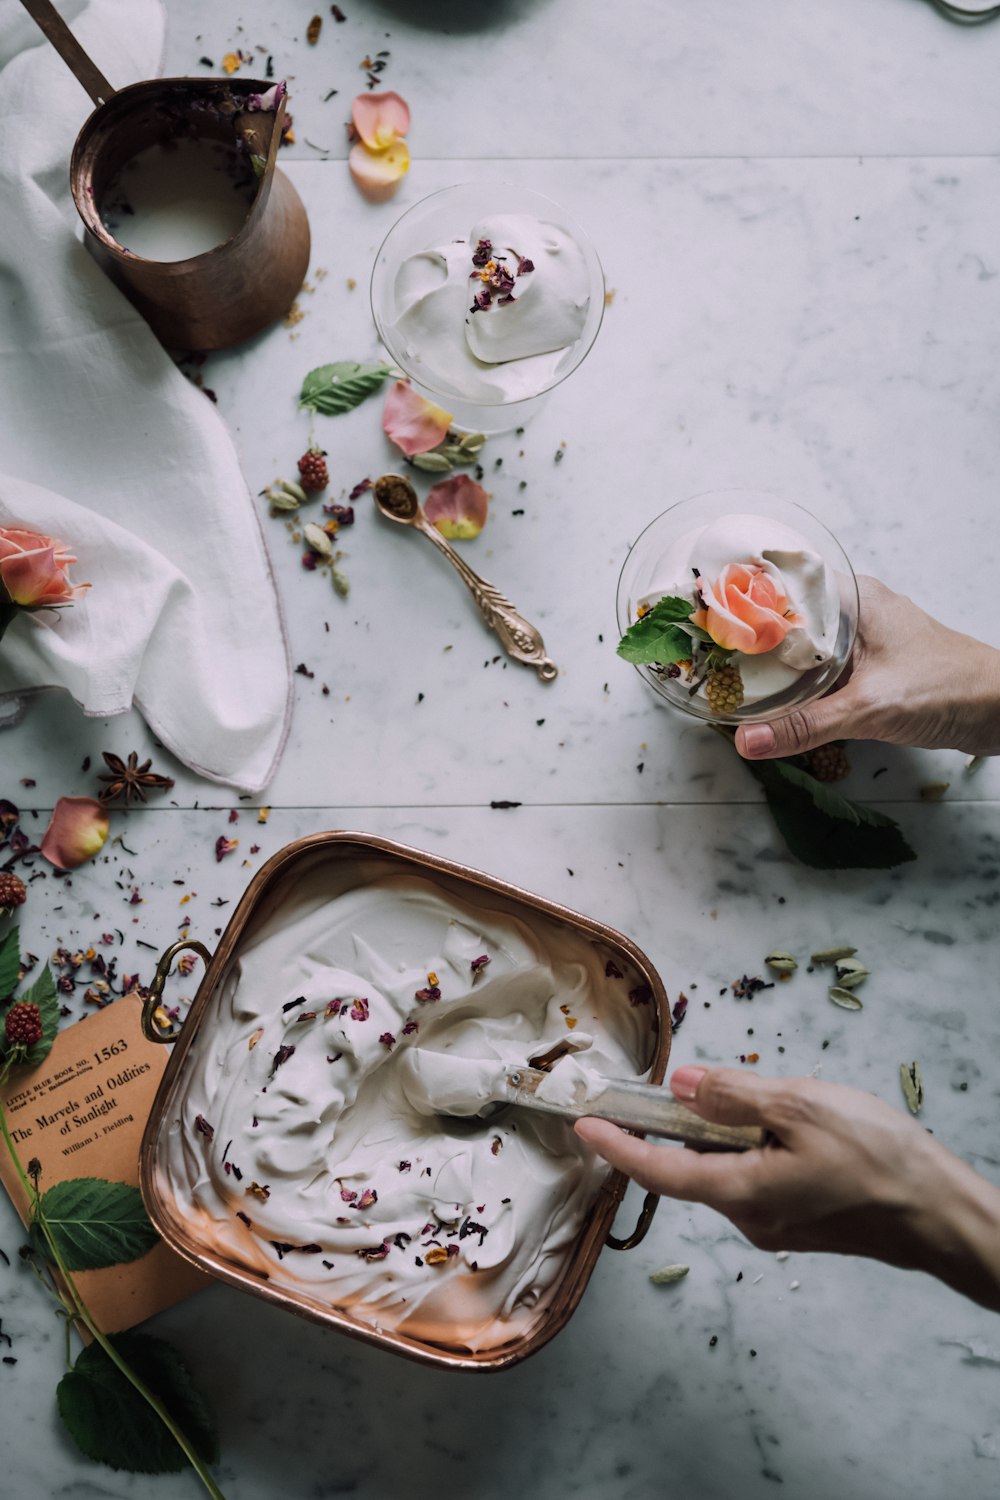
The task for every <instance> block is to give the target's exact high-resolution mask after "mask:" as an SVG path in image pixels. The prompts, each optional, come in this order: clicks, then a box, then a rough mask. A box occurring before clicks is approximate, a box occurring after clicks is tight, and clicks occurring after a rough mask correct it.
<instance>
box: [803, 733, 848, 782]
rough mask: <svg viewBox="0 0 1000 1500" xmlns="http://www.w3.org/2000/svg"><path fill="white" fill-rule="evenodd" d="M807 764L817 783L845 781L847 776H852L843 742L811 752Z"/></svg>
mask: <svg viewBox="0 0 1000 1500" xmlns="http://www.w3.org/2000/svg"><path fill="white" fill-rule="evenodd" d="M807 763H808V766H809V770H810V772H811V773H812V775H813V776H815V778H816V780H817V781H843V779H844V777H845V776H849V775H850V774H851V762H850V761H849V760H848V758H847V751H846V750H845V749H844V742H843V740H837V741H835V742H834V743H833V744H832V745H819V746H817V748H816V749H815V750H810V752H809V755H808V757H807Z"/></svg>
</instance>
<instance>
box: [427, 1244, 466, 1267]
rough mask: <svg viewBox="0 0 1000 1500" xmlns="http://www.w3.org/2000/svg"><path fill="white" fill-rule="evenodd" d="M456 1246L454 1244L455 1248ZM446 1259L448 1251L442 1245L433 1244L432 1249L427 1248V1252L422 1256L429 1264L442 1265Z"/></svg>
mask: <svg viewBox="0 0 1000 1500" xmlns="http://www.w3.org/2000/svg"><path fill="white" fill-rule="evenodd" d="M457 1248H458V1247H457V1246H456V1249H457ZM447 1259H448V1251H447V1250H446V1249H445V1247H444V1246H443V1245H435V1246H434V1247H433V1249H431V1250H428V1252H427V1254H426V1255H425V1256H424V1260H425V1261H426V1262H427V1264H428V1265H429V1266H442V1265H444V1263H445V1261H446V1260H447Z"/></svg>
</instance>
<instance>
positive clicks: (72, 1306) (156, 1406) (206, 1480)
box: [0, 1059, 225, 1500]
mask: <svg viewBox="0 0 1000 1500" xmlns="http://www.w3.org/2000/svg"><path fill="white" fill-rule="evenodd" d="M12 1061H13V1059H9V1060H8V1061H7V1062H6V1063H5V1065H4V1067H3V1068H2V1070H0V1134H2V1135H3V1139H4V1143H5V1145H6V1147H7V1150H8V1151H9V1152H10V1157H11V1160H12V1161H13V1163H14V1168H15V1170H16V1172H17V1175H18V1177H19V1178H20V1180H21V1186H22V1187H23V1188H24V1191H25V1193H26V1194H27V1196H28V1201H29V1203H30V1205H31V1213H32V1217H33V1218H34V1220H35V1222H36V1223H37V1224H38V1226H39V1228H40V1229H41V1231H42V1235H43V1236H44V1239H45V1244H46V1246H47V1248H48V1252H49V1254H50V1255H51V1257H52V1260H53V1262H54V1264H55V1267H56V1269H57V1270H58V1272H59V1274H60V1276H61V1277H62V1280H63V1285H64V1286H65V1287H66V1291H67V1294H68V1298H69V1301H68V1304H65V1305H66V1307H67V1311H68V1313H69V1316H70V1319H71V1320H72V1321H74V1322H79V1323H82V1324H83V1325H84V1327H85V1328H86V1329H87V1330H88V1332H89V1333H90V1335H91V1337H92V1338H93V1339H94V1340H95V1341H96V1342H97V1343H98V1344H99V1345H100V1346H101V1348H102V1349H103V1350H104V1353H105V1354H106V1355H107V1357H108V1359H110V1361H111V1363H112V1364H113V1365H115V1366H116V1367H117V1369H118V1370H119V1371H120V1372H121V1374H122V1375H124V1377H125V1379H126V1380H127V1381H128V1382H129V1383H130V1384H131V1385H133V1386H134V1387H135V1389H136V1390H137V1391H138V1393H139V1395H140V1396H141V1397H142V1398H143V1400H144V1401H146V1402H148V1403H149V1405H150V1406H151V1407H152V1409H153V1411H155V1412H156V1415H157V1416H158V1417H159V1419H160V1421H161V1422H162V1423H163V1425H164V1426H165V1427H166V1428H167V1431H168V1432H169V1433H170V1435H171V1436H172V1437H173V1439H174V1441H175V1442H176V1443H177V1444H178V1446H179V1447H180V1449H181V1450H182V1452H183V1453H184V1455H185V1457H186V1458H187V1460H188V1462H189V1463H190V1464H191V1467H192V1468H193V1469H194V1471H195V1473H196V1474H197V1475H198V1478H199V1479H200V1480H201V1482H202V1484H203V1485H204V1486H205V1488H206V1490H207V1491H208V1493H209V1494H210V1495H211V1496H212V1497H213V1500H225V1496H224V1495H223V1493H222V1491H221V1490H220V1489H219V1487H218V1485H217V1484H216V1482H215V1480H214V1479H213V1478H212V1476H211V1474H210V1473H209V1472H208V1469H207V1468H206V1467H205V1465H204V1463H203V1462H202V1460H201V1458H200V1457H199V1456H198V1454H197V1453H196V1452H195V1450H194V1448H193V1447H192V1445H191V1443H190V1442H189V1441H188V1439H187V1437H186V1436H185V1434H184V1432H183V1431H182V1429H181V1428H180V1427H179V1426H178V1425H177V1423H176V1422H175V1421H174V1419H173V1417H172V1416H171V1415H170V1413H169V1412H168V1411H167V1409H166V1407H165V1406H164V1404H163V1402H162V1401H161V1400H160V1398H159V1397H158V1396H156V1395H154V1394H153V1392H152V1391H151V1390H150V1389H149V1387H148V1386H147V1385H146V1383H145V1381H143V1380H140V1378H139V1376H138V1375H137V1374H136V1373H135V1371H134V1370H132V1369H131V1368H130V1366H129V1365H128V1364H127V1363H126V1361H125V1360H124V1359H122V1357H121V1355H120V1354H119V1353H118V1351H117V1349H116V1348H115V1347H114V1345H113V1344H112V1343H111V1341H110V1339H108V1338H107V1337H106V1336H105V1335H104V1334H103V1333H102V1332H101V1330H100V1329H99V1328H98V1327H97V1325H96V1323H95V1322H94V1320H93V1319H92V1318H91V1316H90V1313H89V1311H88V1310H87V1305H86V1303H85V1302H84V1300H83V1298H82V1297H81V1295H80V1293H79V1291H78V1290H77V1287H76V1284H75V1282H74V1281H73V1278H72V1276H71V1275H70V1273H69V1271H68V1270H67V1269H66V1264H65V1262H64V1260H63V1258H62V1254H61V1253H60V1250H59V1247H58V1245H57V1244H56V1240H55V1236H54V1235H53V1234H52V1232H51V1231H50V1229H49V1226H48V1224H47V1223H46V1220H45V1213H44V1210H43V1209H42V1206H41V1197H40V1194H39V1192H38V1188H37V1186H36V1185H35V1183H33V1182H32V1181H31V1179H30V1178H29V1177H28V1175H27V1173H26V1172H25V1170H24V1168H23V1167H22V1166H21V1161H20V1158H19V1157H18V1154H17V1151H16V1150H15V1147H14V1142H13V1141H12V1140H11V1138H10V1131H9V1129H8V1126H7V1112H6V1110H5V1109H4V1105H3V1095H4V1091H5V1089H6V1087H7V1078H8V1075H9V1074H10V1069H11V1062H12Z"/></svg>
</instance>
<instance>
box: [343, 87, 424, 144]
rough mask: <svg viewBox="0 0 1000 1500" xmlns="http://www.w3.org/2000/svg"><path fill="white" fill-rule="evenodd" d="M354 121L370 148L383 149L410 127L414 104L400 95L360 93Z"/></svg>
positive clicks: (355, 103) (361, 137) (356, 103)
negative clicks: (410, 104) (408, 102)
mask: <svg viewBox="0 0 1000 1500" xmlns="http://www.w3.org/2000/svg"><path fill="white" fill-rule="evenodd" d="M351 123H352V125H353V126H354V129H355V130H356V131H357V133H358V136H359V138H360V139H361V140H362V141H363V142H364V144H365V145H366V146H367V147H368V149H369V151H377V152H380V153H381V152H383V151H385V150H386V149H387V148H388V147H389V146H391V145H392V144H393V142H394V141H398V140H399V139H400V138H401V137H402V136H404V135H406V133H407V131H408V130H409V128H410V106H409V105H408V104H407V102H406V100H405V99H402V98H401V97H400V96H399V94H394V93H386V94H359V95H358V96H357V98H356V99H355V100H354V103H353V104H352V105H351Z"/></svg>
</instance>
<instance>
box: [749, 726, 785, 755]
mask: <svg viewBox="0 0 1000 1500" xmlns="http://www.w3.org/2000/svg"><path fill="white" fill-rule="evenodd" d="M777 743H778V741H777V739H776V738H775V734H774V730H773V729H772V728H771V726H770V724H750V725H748V727H747V728H746V729H744V731H743V748H744V750H745V751H746V753H747V755H767V754H768V753H769V752H770V751H771V750H773V749H774V747H775V745H776V744H777Z"/></svg>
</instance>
